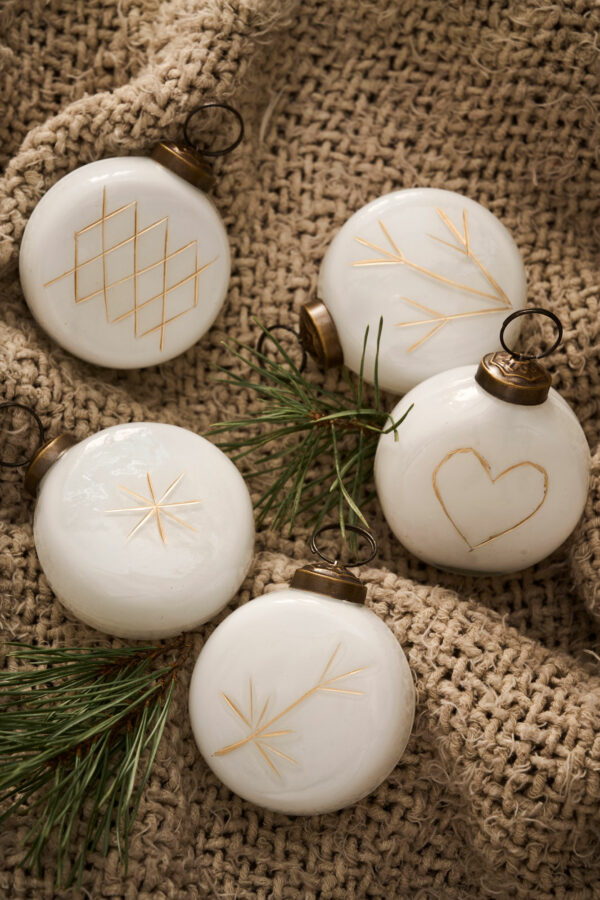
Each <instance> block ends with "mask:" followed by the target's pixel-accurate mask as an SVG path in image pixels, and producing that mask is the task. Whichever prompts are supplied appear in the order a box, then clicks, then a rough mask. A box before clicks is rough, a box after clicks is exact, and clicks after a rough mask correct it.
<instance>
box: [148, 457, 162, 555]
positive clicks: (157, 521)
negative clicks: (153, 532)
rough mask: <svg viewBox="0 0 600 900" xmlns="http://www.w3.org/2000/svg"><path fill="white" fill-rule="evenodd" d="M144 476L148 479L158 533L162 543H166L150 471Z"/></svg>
mask: <svg viewBox="0 0 600 900" xmlns="http://www.w3.org/2000/svg"><path fill="white" fill-rule="evenodd" d="M146 478H147V479H148V486H149V488H150V493H151V494H152V500H153V501H154V512H155V515H156V524H157V526H158V533H159V534H160V536H161V538H162V542H163V544H166V543H167V536H166V534H165V530H164V528H163V524H162V520H161V518H160V509H159V508H158V504H157V502H156V494H155V493H154V487H153V485H152V479H151V478H150V472H146Z"/></svg>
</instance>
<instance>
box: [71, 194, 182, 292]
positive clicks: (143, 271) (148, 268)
mask: <svg viewBox="0 0 600 900" xmlns="http://www.w3.org/2000/svg"><path fill="white" fill-rule="evenodd" d="M136 212H137V210H136ZM162 221H163V222H164V221H165V220H164V219H162ZM140 234H141V232H140ZM131 240H133V238H132V239H131ZM192 244H196V247H197V246H198V241H190V242H189V244H186V245H185V247H180V248H179V249H178V250H173V252H172V253H169V255H168V257H167V259H173V258H174V257H175V256H177V255H178V254H179V253H183V251H184V250H189V248H190V247H191V246H192ZM112 249H113V250H116V249H117V248H116V247H113V248H112ZM107 252H108V253H110V252H111V251H110V250H108V251H107ZM162 264H163V260H162V259H159V260H158V262H154V263H150V265H148V266H145V267H144V268H143V269H140V270H139V271H138V273H137V274H138V275H145V274H146V272H150V271H151V269H157V268H158V267H159V266H162ZM192 277H193V276H192ZM132 278H133V275H124V276H123V278H119V279H118V280H117V281H111V282H110V284H109V285H108V287H109V288H111V287H117V286H118V285H119V284H124V283H125V282H126V281H131V279H132ZM169 290H172V288H169ZM90 296H91V295H90ZM158 297H160V294H158ZM85 299H86V300H87V299H88V298H87V297H86V298H85Z"/></svg>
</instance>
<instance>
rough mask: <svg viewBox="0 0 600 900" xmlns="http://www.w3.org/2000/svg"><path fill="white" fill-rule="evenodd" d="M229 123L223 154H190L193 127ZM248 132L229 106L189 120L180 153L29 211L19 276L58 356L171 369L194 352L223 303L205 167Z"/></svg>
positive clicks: (119, 166)
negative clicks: (220, 118) (234, 132)
mask: <svg viewBox="0 0 600 900" xmlns="http://www.w3.org/2000/svg"><path fill="white" fill-rule="evenodd" d="M213 108H220V109H224V110H226V111H228V112H229V113H232V114H233V115H234V116H235V117H236V121H237V123H238V125H239V133H238V136H237V138H236V139H235V140H233V142H232V143H231V144H230V146H229V147H226V148H224V149H222V150H214V149H210V148H202V149H199V148H198V149H195V148H194V147H193V146H192V141H191V140H190V138H189V134H188V127H189V123H190V119H191V117H192V116H194V115H195V114H196V113H198V112H199V111H200V110H206V109H213ZM242 133H243V125H242V120H241V118H240V116H239V113H237V112H236V111H235V110H233V109H232V108H231V107H228V106H225V105H224V104H206V105H205V106H203V107H199V109H197V110H194V111H193V113H191V114H190V116H188V119H187V121H186V123H185V126H184V135H185V143H183V144H175V143H167V142H161V143H158V144H157V145H156V146H155V147H154V149H153V151H152V153H151V157H150V158H145V157H139V156H131V157H124V158H123V157H119V158H113V159H103V160H99V161H97V162H92V163H89V164H87V165H84V166H82V167H81V168H79V169H76V170H75V171H74V172H71V173H70V174H68V175H66V176H65V177H64V178H61V180H60V181H58V182H57V183H56V184H55V185H54V186H53V187H52V188H50V190H49V191H48V192H47V193H46V194H45V195H44V197H43V198H42V199H41V201H40V202H39V203H38V205H37V206H36V208H35V209H34V211H33V213H32V215H31V217H30V219H29V222H28V224H27V227H26V229H25V233H24V235H23V241H22V244H21V253H20V275H21V284H22V287H23V293H24V295H25V299H26V301H27V304H28V306H29V309H30V310H31V312H32V314H33V316H34V317H35V319H36V320H37V321H38V323H39V324H40V325H41V327H42V328H43V329H44V330H45V331H47V332H48V334H49V335H50V336H51V337H53V338H54V340H56V341H57V342H58V343H59V344H61V346H63V347H64V348H65V349H66V350H69V351H70V352H71V353H73V354H74V355H75V356H79V357H80V358H81V359H85V360H87V361H88V362H91V363H95V364H96V365H100V366H110V367H113V368H122V369H131V368H140V367H143V366H151V365H154V364H156V363H162V362H166V361H167V360H169V359H172V358H173V357H174V356H177V355H178V354H180V353H183V352H184V351H185V350H187V349H188V348H189V347H191V346H192V345H193V344H194V343H195V342H196V341H197V340H199V338H200V337H202V335H203V334H204V333H205V332H206V331H207V330H208V328H209V327H210V326H211V324H212V323H213V321H214V319H215V318H216V316H217V314H218V313H219V310H220V309H221V306H222V304H223V301H224V299H225V294H226V292H227V286H228V282H229V272H230V260H229V244H228V241H227V235H226V232H225V228H224V225H223V222H222V219H221V217H220V215H219V213H218V212H217V209H216V207H215V205H214V203H213V202H212V200H211V199H210V198H209V197H208V196H207V195H206V193H204V192H205V191H206V190H208V188H210V186H211V184H212V182H213V176H212V171H211V167H210V164H209V162H208V160H207V157H213V156H222V155H224V154H225V153H229V152H230V151H231V150H233V149H234V148H235V147H236V146H237V145H238V144H239V142H240V140H241V138H242Z"/></svg>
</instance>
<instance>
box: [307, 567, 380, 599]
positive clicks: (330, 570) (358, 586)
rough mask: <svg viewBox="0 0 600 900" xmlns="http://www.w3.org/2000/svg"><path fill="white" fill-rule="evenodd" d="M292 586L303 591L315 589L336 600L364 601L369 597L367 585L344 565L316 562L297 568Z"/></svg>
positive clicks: (318, 592) (316, 591)
mask: <svg viewBox="0 0 600 900" xmlns="http://www.w3.org/2000/svg"><path fill="white" fill-rule="evenodd" d="M290 587H293V588H297V589H298V590H302V591H314V592H315V593H317V594H325V595H326V596H327V597H334V598H335V599H336V600H349V601H350V602H351V603H364V602H365V599H366V597H367V588H366V585H364V584H363V583H362V581H360V580H359V579H358V578H357V577H356V576H355V575H352V573H351V572H348V570H347V569H345V568H344V567H343V566H339V565H337V566H335V565H329V564H328V563H315V564H314V565H310V566H302V568H300V569H296V571H295V572H294V574H293V576H292V580H291V582H290Z"/></svg>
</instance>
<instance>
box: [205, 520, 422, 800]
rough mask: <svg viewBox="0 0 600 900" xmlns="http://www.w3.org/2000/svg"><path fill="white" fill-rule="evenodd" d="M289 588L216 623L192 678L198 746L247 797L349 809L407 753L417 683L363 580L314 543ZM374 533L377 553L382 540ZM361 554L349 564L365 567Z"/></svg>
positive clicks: (366, 534) (229, 784) (214, 767)
mask: <svg viewBox="0 0 600 900" xmlns="http://www.w3.org/2000/svg"><path fill="white" fill-rule="evenodd" d="M331 528H334V529H338V528H339V526H325V527H324V528H321V529H320V530H319V531H318V532H317V533H316V534H315V535H313V538H312V540H311V549H312V550H313V551H314V552H316V553H318V554H319V556H321V558H322V559H323V560H324V561H325V564H323V563H318V564H317V565H310V566H303V567H302V568H300V569H298V570H297V571H296V572H295V573H294V576H293V578H292V581H291V585H290V587H289V588H283V589H282V590H277V591H273V592H271V593H269V594H266V595H264V596H262V597H257V598H256V599H254V600H251V601H250V602H249V603H246V604H244V605H243V606H241V607H239V608H238V609H237V610H235V612H233V613H232V614H231V615H230V616H228V617H227V618H226V619H225V620H224V621H223V622H221V624H220V625H219V626H218V627H217V628H216V630H215V631H214V632H213V634H212V635H211V636H210V637H209V639H208V641H207V642H206V644H205V645H204V647H203V648H202V650H201V652H200V655H199V657H198V660H197V662H196V666H195V668H194V673H193V676H192V681H191V685H190V715H191V721H192V729H193V732H194V736H195V738H196V742H197V744H198V747H199V749H200V752H201V753H202V755H203V757H204V759H205V760H206V762H207V763H208V765H209V766H210V767H211V769H212V770H213V771H214V772H215V774H216V775H217V776H218V777H219V778H220V779H221V780H222V781H223V782H224V783H225V784H226V785H227V787H229V788H230V789H231V790H232V791H235V793H236V794H239V795H240V796H241V797H243V798H244V799H246V800H250V801H252V802H253V803H256V804H257V805H258V806H263V807H266V808H267V809H272V810H275V811H277V812H283V813H287V814H288V815H313V814H315V813H323V812H332V811H334V810H337V809H341V808H343V807H344V806H348V805H350V804H352V803H355V802H356V801H357V800H360V799H361V797H365V796H366V795H367V794H369V793H371V791H374V790H375V789H376V788H377V787H378V786H379V785H380V784H381V782H382V781H383V780H384V779H385V778H387V776H388V775H389V774H390V772H391V771H392V769H393V768H394V767H395V765H396V764H397V763H398V761H399V759H400V757H401V756H402V754H403V752H404V749H405V747H406V743H407V741H408V738H409V736H410V732H411V728H412V723H413V718H414V711H415V690H414V685H413V680H412V676H411V672H410V669H409V666H408V662H407V660H406V657H405V655H404V652H403V650H402V648H401V647H400V645H399V643H398V641H397V640H396V638H395V637H394V635H393V634H392V633H391V631H390V630H389V629H388V628H387V627H386V626H385V625H384V623H383V622H382V621H381V620H380V619H379V618H378V617H377V616H376V615H375V613H374V612H373V611H372V610H370V609H368V608H366V607H365V606H364V601H365V598H366V593H367V591H366V587H365V586H364V585H363V584H361V582H360V581H359V580H358V578H356V577H355V576H354V575H352V574H351V573H350V572H349V571H348V570H347V569H346V568H345V566H343V565H340V564H339V563H338V561H337V560H334V559H329V558H328V557H327V556H326V555H324V554H323V553H322V552H321V551H320V550H318V549H317V546H316V541H315V539H316V537H317V536H318V535H319V534H320V533H321V532H322V531H325V530H329V529H331ZM346 528H347V529H348V530H350V531H353V532H356V533H358V534H361V535H362V536H363V537H365V538H367V540H368V541H369V543H370V545H371V551H372V552H371V554H370V555H369V557H368V558H367V559H365V560H363V561H362V562H363V563H364V562H368V561H369V559H372V558H373V556H374V554H375V551H376V544H375V541H374V539H373V538H372V536H371V535H370V533H369V532H367V531H365V530H364V529H362V528H359V527H357V526H346ZM358 564H359V562H358V561H357V560H355V561H354V562H352V563H348V565H358Z"/></svg>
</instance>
